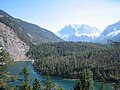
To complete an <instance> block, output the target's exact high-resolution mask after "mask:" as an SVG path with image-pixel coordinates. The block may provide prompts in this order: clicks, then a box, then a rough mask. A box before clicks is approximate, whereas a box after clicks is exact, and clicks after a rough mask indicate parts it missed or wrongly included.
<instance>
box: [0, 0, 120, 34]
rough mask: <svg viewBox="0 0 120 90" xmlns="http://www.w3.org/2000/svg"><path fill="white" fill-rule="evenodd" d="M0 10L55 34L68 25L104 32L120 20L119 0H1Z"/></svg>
mask: <svg viewBox="0 0 120 90" xmlns="http://www.w3.org/2000/svg"><path fill="white" fill-rule="evenodd" d="M0 9H2V10H4V11H6V12H7V13H9V14H10V15H12V16H13V17H15V18H19V19H22V20H24V21H27V22H30V23H34V24H37V25H38V26H40V27H42V28H45V29H48V30H50V31H52V32H54V33H56V32H57V31H60V30H61V29H62V28H63V27H64V26H67V25H69V24H79V25H81V24H86V25H90V26H92V27H97V28H98V29H99V30H101V31H103V30H104V29H105V28H106V27H107V26H108V25H111V24H113V23H116V22H118V21H120V0H0Z"/></svg>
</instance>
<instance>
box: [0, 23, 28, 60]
mask: <svg viewBox="0 0 120 90" xmlns="http://www.w3.org/2000/svg"><path fill="white" fill-rule="evenodd" d="M0 43H1V45H2V46H3V47H4V48H5V49H6V50H7V51H8V52H9V53H10V55H11V57H12V58H13V59H14V60H24V59H26V58H27V57H26V56H25V54H26V52H27V51H28V50H29V46H27V45H26V43H24V42H23V41H21V40H20V39H19V38H18V36H17V34H16V33H15V32H14V31H13V29H12V28H10V27H8V26H6V25H5V24H3V23H0Z"/></svg>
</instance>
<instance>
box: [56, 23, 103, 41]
mask: <svg viewBox="0 0 120 90" xmlns="http://www.w3.org/2000/svg"><path fill="white" fill-rule="evenodd" d="M100 34H101V32H100V31H99V30H98V29H97V28H95V27H90V26H88V25H84V24H82V25H78V24H72V25H68V26H65V27H64V28H63V29H61V30H60V31H59V32H58V36H59V37H61V38H62V39H64V40H65V41H75V42H76V41H84V42H92V41H93V40H94V39H95V38H96V37H98V36H99V35H100Z"/></svg>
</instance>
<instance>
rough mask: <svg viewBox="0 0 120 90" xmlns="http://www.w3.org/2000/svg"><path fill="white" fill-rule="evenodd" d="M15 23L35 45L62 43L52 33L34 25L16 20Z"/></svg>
mask: <svg viewBox="0 0 120 90" xmlns="http://www.w3.org/2000/svg"><path fill="white" fill-rule="evenodd" d="M16 22H17V23H18V24H19V25H20V26H21V28H22V29H23V30H24V31H25V32H27V34H28V35H29V36H30V37H31V38H32V41H33V42H35V43H46V42H60V41H63V40H62V39H60V38H59V37H57V36H56V35H55V34H54V33H52V32H50V31H48V30H46V29H44V28H41V27H39V26H37V25H35V24H31V23H28V22H25V21H22V20H20V19H16Z"/></svg>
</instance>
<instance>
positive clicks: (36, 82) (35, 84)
mask: <svg viewBox="0 0 120 90" xmlns="http://www.w3.org/2000/svg"><path fill="white" fill-rule="evenodd" d="M32 86H33V90H40V82H39V80H38V79H37V78H35V80H34V82H33V85H32Z"/></svg>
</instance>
